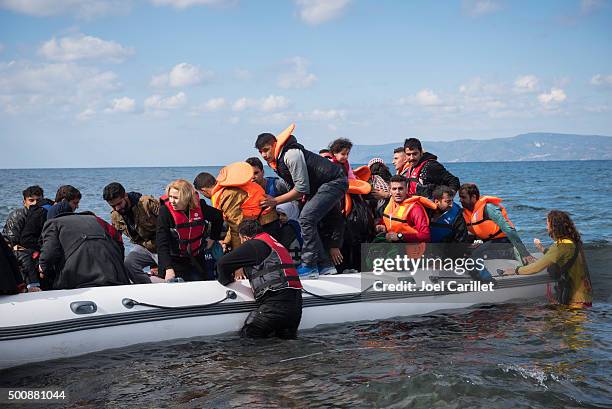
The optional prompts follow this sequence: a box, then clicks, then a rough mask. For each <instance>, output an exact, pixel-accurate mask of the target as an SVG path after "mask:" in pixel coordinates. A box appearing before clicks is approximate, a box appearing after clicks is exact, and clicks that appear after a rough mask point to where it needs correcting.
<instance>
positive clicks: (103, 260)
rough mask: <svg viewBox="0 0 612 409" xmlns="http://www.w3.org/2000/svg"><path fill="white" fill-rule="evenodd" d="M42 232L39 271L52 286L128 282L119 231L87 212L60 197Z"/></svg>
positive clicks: (75, 286)
mask: <svg viewBox="0 0 612 409" xmlns="http://www.w3.org/2000/svg"><path fill="white" fill-rule="evenodd" d="M57 210H58V211H57V216H55V217H53V218H52V219H50V220H47V222H46V223H45V226H44V228H43V232H42V248H41V250H40V258H39V271H40V273H41V277H43V278H46V279H48V280H50V281H51V282H52V289H54V290H69V289H74V288H82V287H99V286H107V285H123V284H130V280H129V278H128V274H127V271H126V270H125V266H124V264H123V252H124V249H123V241H122V240H121V233H119V232H118V231H117V230H115V228H114V227H113V226H111V225H110V224H108V223H106V222H105V221H104V220H102V219H101V218H100V217H98V216H96V215H95V214H93V213H91V212H82V213H73V212H72V207H71V206H70V204H69V202H68V201H65V200H64V201H61V202H60V204H59V206H58V208H57Z"/></svg>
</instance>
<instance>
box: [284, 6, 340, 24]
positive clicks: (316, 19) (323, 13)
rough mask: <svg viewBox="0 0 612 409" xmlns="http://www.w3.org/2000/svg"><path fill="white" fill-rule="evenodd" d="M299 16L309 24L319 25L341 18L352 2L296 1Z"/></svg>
mask: <svg viewBox="0 0 612 409" xmlns="http://www.w3.org/2000/svg"><path fill="white" fill-rule="evenodd" d="M295 3H296V5H297V6H298V9H299V10H298V14H299V15H300V18H301V19H302V20H303V21H304V22H306V23H307V24H312V25H317V24H321V23H324V22H326V21H329V20H332V19H334V18H336V17H338V16H340V15H341V14H342V13H343V11H344V9H345V8H346V7H347V6H348V4H349V3H350V0H296V2H295Z"/></svg>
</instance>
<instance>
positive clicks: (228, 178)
mask: <svg viewBox="0 0 612 409" xmlns="http://www.w3.org/2000/svg"><path fill="white" fill-rule="evenodd" d="M252 179H253V167H252V166H251V165H250V164H248V163H247V162H235V163H232V164H230V165H228V166H225V167H224V168H223V169H221V171H220V172H219V175H218V176H217V177H216V178H215V177H214V176H213V175H211V174H210V173H206V172H202V173H200V174H199V175H198V176H197V177H196V178H195V180H194V182H193V183H194V186H195V188H196V189H197V190H198V191H199V192H200V193H202V195H204V197H206V198H208V199H210V200H211V202H212V205H213V207H215V208H216V209H219V210H220V211H221V212H223V219H224V220H225V221H226V222H227V225H228V227H229V230H228V233H227V236H226V237H225V239H224V240H223V244H224V245H225V246H226V247H231V249H232V250H235V249H237V248H238V247H239V246H240V237H239V235H238V225H239V224H240V222H241V221H242V220H243V219H257V220H259V222H260V223H261V225H262V227H263V229H264V231H265V232H267V233H269V234H271V235H272V236H274V237H276V238H278V236H279V232H280V222H279V221H278V214H277V213H276V210H275V209H273V208H264V207H262V206H261V204H260V203H261V202H262V201H263V200H264V199H265V198H266V193H265V191H264V189H263V188H262V187H261V185H259V184H257V183H255V182H253V180H252Z"/></svg>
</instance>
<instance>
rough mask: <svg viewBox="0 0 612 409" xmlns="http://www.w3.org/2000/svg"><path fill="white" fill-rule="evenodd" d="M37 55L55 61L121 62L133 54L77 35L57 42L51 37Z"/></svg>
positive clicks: (116, 44)
mask: <svg viewBox="0 0 612 409" xmlns="http://www.w3.org/2000/svg"><path fill="white" fill-rule="evenodd" d="M38 53H39V54H40V55H42V56H44V57H45V58H47V59H49V60H55V61H76V60H85V59H90V60H94V59H95V60H105V61H112V62H121V61H123V60H124V59H125V57H127V56H129V55H131V54H133V53H134V50H133V49H132V48H126V47H123V46H122V45H121V44H118V43H116V42H114V41H105V40H102V39H100V38H97V37H91V36H86V35H83V34H78V35H74V36H71V37H63V38H60V39H59V41H58V40H56V39H55V37H53V38H52V39H51V40H49V41H47V42H45V43H44V44H43V45H42V46H41V47H40V49H39V50H38Z"/></svg>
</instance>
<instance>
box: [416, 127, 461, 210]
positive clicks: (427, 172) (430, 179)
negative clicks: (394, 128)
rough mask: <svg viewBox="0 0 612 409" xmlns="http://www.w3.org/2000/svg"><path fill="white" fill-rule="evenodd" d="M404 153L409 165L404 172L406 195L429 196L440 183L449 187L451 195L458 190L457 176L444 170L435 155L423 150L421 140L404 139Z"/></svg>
mask: <svg viewBox="0 0 612 409" xmlns="http://www.w3.org/2000/svg"><path fill="white" fill-rule="evenodd" d="M404 153H405V154H406V160H407V164H408V166H409V169H408V171H407V172H406V174H405V176H406V178H408V196H412V195H419V196H424V197H427V198H431V194H432V192H433V190H434V189H435V188H436V187H437V186H442V185H444V186H448V187H450V188H451V189H452V190H453V192H454V193H453V196H454V195H455V193H456V192H457V190H459V186H460V185H459V178H458V177H456V176H455V175H453V174H452V173H450V172H449V171H448V170H446V168H445V167H444V166H443V165H442V164H441V163H440V162H438V157H437V156H436V155H432V154H431V153H429V152H423V147H422V146H421V141H419V140H418V139H417V138H408V139H406V140H405V141H404Z"/></svg>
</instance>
